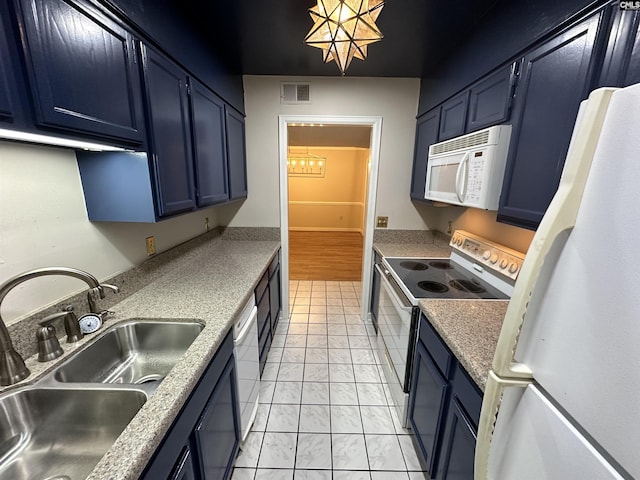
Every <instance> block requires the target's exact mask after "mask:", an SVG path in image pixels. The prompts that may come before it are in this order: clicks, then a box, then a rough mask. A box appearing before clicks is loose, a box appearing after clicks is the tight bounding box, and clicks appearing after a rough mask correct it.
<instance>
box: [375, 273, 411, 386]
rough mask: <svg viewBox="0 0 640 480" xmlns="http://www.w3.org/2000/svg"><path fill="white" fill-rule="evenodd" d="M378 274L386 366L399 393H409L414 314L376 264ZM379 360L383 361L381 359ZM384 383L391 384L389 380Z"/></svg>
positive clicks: (379, 328) (400, 291)
mask: <svg viewBox="0 0 640 480" xmlns="http://www.w3.org/2000/svg"><path fill="white" fill-rule="evenodd" d="M376 270H377V271H378V273H379V274H380V300H379V304H378V315H377V320H378V336H379V337H380V338H381V339H382V341H383V344H384V347H385V352H381V353H384V354H385V355H386V357H387V360H388V363H390V366H391V367H392V370H393V373H394V375H395V377H396V378H395V382H393V383H396V384H399V385H400V387H401V388H402V391H403V392H405V393H408V392H409V387H410V380H411V370H412V369H411V365H412V363H413V354H414V347H415V340H416V330H417V317H418V315H417V311H418V308H417V307H414V306H413V305H412V304H411V302H409V300H408V299H407V298H406V296H405V295H404V294H403V293H402V290H400V287H399V286H398V285H397V284H396V282H395V280H394V279H393V278H392V277H391V275H390V274H389V273H388V271H385V270H386V269H384V267H383V268H381V267H380V266H379V265H376ZM381 361H384V360H383V359H381ZM387 381H388V382H389V383H390V384H391V383H392V379H391V378H388V379H387Z"/></svg>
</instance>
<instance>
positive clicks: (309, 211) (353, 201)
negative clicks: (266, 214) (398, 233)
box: [289, 147, 369, 232]
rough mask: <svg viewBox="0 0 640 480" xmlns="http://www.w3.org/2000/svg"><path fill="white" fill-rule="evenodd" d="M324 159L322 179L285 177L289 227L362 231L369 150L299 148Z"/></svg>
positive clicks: (296, 150) (292, 152) (295, 148)
mask: <svg viewBox="0 0 640 480" xmlns="http://www.w3.org/2000/svg"><path fill="white" fill-rule="evenodd" d="M289 152H290V154H292V155H293V154H295V153H296V152H300V153H306V152H308V153H310V154H314V155H319V156H321V157H325V158H326V160H325V175H324V177H301V176H289V228H290V229H291V230H334V231H358V232H364V211H365V210H364V206H365V200H366V183H367V165H368V162H369V149H363V148H317V147H316V148H314V147H308V148H299V147H291V148H290V149H289Z"/></svg>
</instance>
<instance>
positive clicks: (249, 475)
mask: <svg viewBox="0 0 640 480" xmlns="http://www.w3.org/2000/svg"><path fill="white" fill-rule="evenodd" d="M255 474H256V469H255V468H234V469H233V474H232V475H231V480H253V477H254V476H255Z"/></svg>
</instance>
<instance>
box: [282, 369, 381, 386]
mask: <svg viewBox="0 0 640 480" xmlns="http://www.w3.org/2000/svg"><path fill="white" fill-rule="evenodd" d="M280 371H282V367H280ZM353 373H354V375H355V377H356V382H357V383H382V382H381V381H380V375H378V369H377V368H376V366H375V365H354V366H353ZM279 379H280V377H278V380H279Z"/></svg>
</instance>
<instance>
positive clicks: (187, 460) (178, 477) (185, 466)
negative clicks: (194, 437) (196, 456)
mask: <svg viewBox="0 0 640 480" xmlns="http://www.w3.org/2000/svg"><path fill="white" fill-rule="evenodd" d="M197 478H199V477H196V471H195V469H194V467H193V457H192V455H191V449H190V448H189V447H184V450H183V451H182V453H181V454H180V459H179V460H178V463H176V466H175V468H174V469H173V472H171V475H169V479H170V480H196V479H197Z"/></svg>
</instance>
